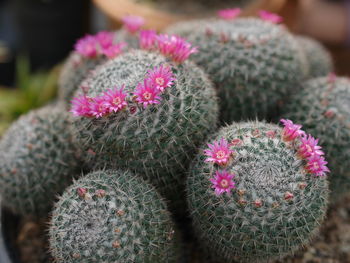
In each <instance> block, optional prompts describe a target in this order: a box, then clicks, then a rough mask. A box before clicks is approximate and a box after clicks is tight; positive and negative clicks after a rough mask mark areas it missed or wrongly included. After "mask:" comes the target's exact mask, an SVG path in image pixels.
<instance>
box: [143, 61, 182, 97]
mask: <svg viewBox="0 0 350 263" xmlns="http://www.w3.org/2000/svg"><path fill="white" fill-rule="evenodd" d="M146 78H147V80H148V82H149V83H150V85H151V86H154V87H156V88H157V89H158V90H160V91H161V92H163V91H164V90H165V89H166V88H168V87H171V85H173V84H174V80H175V78H174V76H173V72H172V71H171V68H170V67H169V66H164V65H161V66H159V67H155V68H154V69H153V70H149V71H148V74H147V76H146Z"/></svg>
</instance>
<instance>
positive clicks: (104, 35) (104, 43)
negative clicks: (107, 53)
mask: <svg viewBox="0 0 350 263" xmlns="http://www.w3.org/2000/svg"><path fill="white" fill-rule="evenodd" d="M95 38H96V41H97V42H98V43H99V44H100V46H101V48H102V49H104V48H109V47H110V46H112V45H113V39H114V33H113V32H107V31H101V32H99V33H97V34H96V35H95Z"/></svg>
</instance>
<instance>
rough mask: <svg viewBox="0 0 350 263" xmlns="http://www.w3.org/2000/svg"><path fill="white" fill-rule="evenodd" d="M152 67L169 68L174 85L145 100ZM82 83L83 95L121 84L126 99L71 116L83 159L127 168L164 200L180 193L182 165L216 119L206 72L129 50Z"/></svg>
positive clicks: (186, 63)
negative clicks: (109, 109) (112, 107)
mask: <svg viewBox="0 0 350 263" xmlns="http://www.w3.org/2000/svg"><path fill="white" fill-rule="evenodd" d="M163 66H164V67H163ZM155 67H156V68H157V67H158V69H159V67H163V69H164V68H168V69H170V71H171V74H172V75H173V76H174V80H173V85H172V86H171V87H168V88H166V89H165V90H164V92H163V93H162V95H161V97H159V96H160V95H159V96H158V95H157V96H155V98H154V101H151V102H150V103H154V104H149V105H145V103H142V94H140V93H138V92H140V89H139V88H140V87H141V88H142V87H143V83H144V82H143V80H144V78H145V75H146V73H147V71H148V70H151V69H153V68H155ZM140 82H141V83H140ZM141 84H142V85H141ZM146 84H147V83H146ZM84 85H85V86H86V87H88V89H87V93H86V94H85V96H87V97H88V98H91V97H96V96H101V95H102V94H104V93H106V92H107V91H108V90H109V89H111V88H113V87H115V86H116V87H123V86H124V89H123V92H124V93H125V96H126V100H127V103H126V101H124V104H125V105H126V104H127V106H125V105H124V106H122V109H121V110H119V111H118V112H116V113H114V112H113V113H110V114H108V115H105V116H103V117H100V118H93V117H78V118H74V120H73V121H74V125H75V128H76V136H77V138H78V140H79V142H80V144H81V145H82V148H83V149H84V151H85V152H86V153H87V154H86V156H85V157H86V159H87V163H89V164H92V165H93V166H94V167H93V168H126V169H131V170H132V171H134V172H135V173H139V174H142V175H144V176H145V178H147V179H148V180H149V181H150V182H151V183H153V184H154V185H156V186H157V188H158V189H159V191H160V192H161V194H163V195H164V196H165V197H167V198H168V199H170V200H173V201H174V200H177V199H179V198H182V195H181V194H179V192H180V191H181V190H182V189H183V188H184V178H183V177H184V173H185V171H186V169H187V165H188V163H189V161H190V159H191V158H192V156H193V155H194V153H195V150H196V147H198V145H199V144H200V143H201V142H202V141H203V140H204V139H205V138H206V136H207V135H208V134H209V133H210V132H211V131H213V129H215V126H216V123H217V112H218V105H217V98H216V94H215V90H214V89H213V87H212V85H211V82H210V81H209V80H208V78H207V76H206V75H205V73H204V72H203V71H202V70H201V69H199V68H198V67H197V66H195V65H194V64H193V63H191V62H188V61H186V62H184V63H182V64H178V65H176V64H174V63H173V62H170V61H168V60H167V59H166V58H165V57H164V56H162V55H160V54H156V53H154V52H153V53H151V52H146V51H142V50H134V51H131V52H129V53H126V54H123V55H121V56H120V57H118V58H116V59H114V60H111V61H108V62H107V63H105V64H103V65H101V66H100V67H98V68H97V69H96V71H95V74H94V75H93V76H91V77H90V78H89V79H87V80H86V81H85V82H84ZM136 86H137V89H136V90H134V88H135V87H136ZM141 90H142V89H141ZM154 91H155V90H154V89H153V88H151V89H150V92H154ZM79 94H81V91H78V94H77V95H79ZM150 94H151V93H147V95H150ZM144 95H146V94H144ZM153 95H154V94H153ZM153 95H152V96H153ZM140 99H141V100H140ZM118 100H119V101H121V100H120V98H118ZM120 105H121V104H120ZM97 110H99V107H97ZM95 115H96V114H95Z"/></svg>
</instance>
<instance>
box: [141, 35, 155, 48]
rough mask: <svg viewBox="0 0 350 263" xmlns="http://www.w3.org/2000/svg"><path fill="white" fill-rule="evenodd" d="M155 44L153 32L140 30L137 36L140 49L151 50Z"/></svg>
mask: <svg viewBox="0 0 350 263" xmlns="http://www.w3.org/2000/svg"><path fill="white" fill-rule="evenodd" d="M156 42H157V34H156V31H154V30H141V31H140V35H139V43H140V47H141V48H142V49H146V50H151V49H153V48H154V47H155V45H156Z"/></svg>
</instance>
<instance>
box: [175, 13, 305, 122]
mask: <svg viewBox="0 0 350 263" xmlns="http://www.w3.org/2000/svg"><path fill="white" fill-rule="evenodd" d="M266 16H267V17H266ZM263 17H264V19H265V20H268V21H265V20H263V19H256V18H237V19H235V20H233V21H225V20H217V21H215V20H213V21H208V22H206V23H203V26H200V27H197V26H196V23H195V22H189V24H188V26H189V28H190V29H188V28H187V29H186V27H185V26H184V24H182V26H181V27H182V28H183V29H184V30H185V36H186V37H187V40H188V41H189V42H191V43H192V44H193V45H196V46H198V48H199V50H200V52H198V53H196V54H193V56H192V57H191V59H192V60H193V61H194V62H196V63H197V64H198V65H199V66H201V67H203V69H205V71H206V72H207V73H208V74H209V76H210V77H211V79H212V80H213V82H214V84H215V86H216V88H217V90H218V95H219V97H220V99H221V105H220V107H221V120H222V121H224V122H228V123H230V122H231V121H233V120H241V119H243V120H244V119H247V118H250V119H254V118H256V117H258V118H259V119H264V118H267V117H269V116H270V114H271V111H273V110H274V109H275V108H276V104H277V103H278V102H279V101H281V100H283V99H285V97H288V96H289V95H290V94H291V92H292V91H293V90H294V89H297V88H298V87H299V84H300V82H301V80H302V76H303V67H304V66H305V65H304V63H305V61H304V60H303V57H302V53H301V51H300V49H299V48H298V45H297V42H296V40H295V39H294V37H293V36H292V35H291V34H290V33H289V32H287V30H285V29H284V27H283V26H280V25H277V24H274V23H275V22H278V21H279V20H278V17H277V18H275V17H271V16H270V15H269V14H265V16H263ZM272 21H273V22H272ZM172 30H174V29H172ZM189 31H191V34H188V32H189ZM172 32H173V31H172ZM176 33H178V34H180V35H181V32H180V31H179V28H177V29H176Z"/></svg>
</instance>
